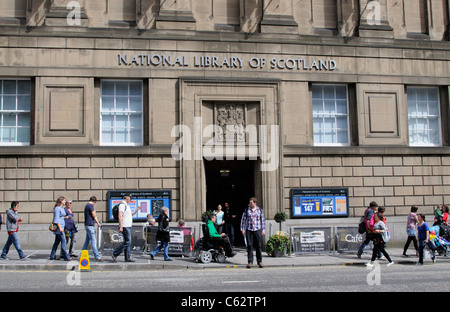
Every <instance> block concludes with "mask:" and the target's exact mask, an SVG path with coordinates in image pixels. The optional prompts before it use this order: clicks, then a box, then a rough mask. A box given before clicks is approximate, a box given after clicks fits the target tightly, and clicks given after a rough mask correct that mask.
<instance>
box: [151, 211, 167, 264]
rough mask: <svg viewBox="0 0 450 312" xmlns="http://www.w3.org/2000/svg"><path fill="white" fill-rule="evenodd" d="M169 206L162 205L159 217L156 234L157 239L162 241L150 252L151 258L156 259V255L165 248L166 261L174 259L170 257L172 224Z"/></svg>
mask: <svg viewBox="0 0 450 312" xmlns="http://www.w3.org/2000/svg"><path fill="white" fill-rule="evenodd" d="M169 222H170V219H169V208H167V207H162V208H161V214H160V215H159V217H158V232H157V234H156V240H157V241H160V242H161V243H160V244H159V246H158V247H156V248H155V250H153V251H152V252H151V253H150V259H152V260H154V256H156V254H157V253H158V252H159V251H160V250H161V249H164V261H172V259H171V258H169V242H170V226H169Z"/></svg>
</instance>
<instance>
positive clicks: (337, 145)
mask: <svg viewBox="0 0 450 312" xmlns="http://www.w3.org/2000/svg"><path fill="white" fill-rule="evenodd" d="M315 86H320V87H321V88H322V98H321V99H322V101H323V103H322V105H325V104H324V100H325V98H324V96H323V90H324V89H323V87H324V86H332V87H334V98H333V100H334V101H335V108H337V106H336V105H337V104H336V100H337V98H336V87H338V86H340V87H345V94H346V111H347V113H346V114H338V113H337V109H336V110H335V113H334V114H329V117H328V118H330V117H332V118H334V119H335V125H336V128H334V130H335V132H333V135H334V136H335V137H336V141H337V138H338V128H337V117H336V116H341V117H343V116H345V117H346V130H347V143H338V142H320V143H319V142H316V140H315V131H314V125H315V123H314V119H315V118H322V119H324V118H326V117H325V115H326V113H322V114H315V113H314V93H313V87H315ZM323 111H324V110H323ZM311 112H312V136H313V145H314V146H320V147H323V146H328V147H348V146H351V128H350V95H349V86H348V85H347V84H328V83H312V84H311ZM318 115H322V117H317V116H318ZM322 124H323V122H322ZM322 129H323V128H322ZM324 135H325V134H324V132H321V133H320V136H321V137H323V136H324Z"/></svg>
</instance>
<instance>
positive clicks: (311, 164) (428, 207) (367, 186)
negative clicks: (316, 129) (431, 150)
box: [283, 155, 450, 217]
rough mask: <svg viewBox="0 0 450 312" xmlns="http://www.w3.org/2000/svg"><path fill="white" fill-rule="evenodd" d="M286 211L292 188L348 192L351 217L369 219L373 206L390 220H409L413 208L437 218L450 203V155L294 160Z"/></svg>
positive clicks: (287, 169) (289, 163)
mask: <svg viewBox="0 0 450 312" xmlns="http://www.w3.org/2000/svg"><path fill="white" fill-rule="evenodd" d="M283 170H284V172H283V173H284V194H283V195H284V206H285V209H286V210H287V211H289V210H290V197H289V196H290V193H289V192H290V189H291V188H308V187H312V188H316V187H323V188H328V187H347V188H348V189H349V210H350V211H349V212H350V217H359V216H361V215H363V213H364V210H365V209H366V207H367V206H368V205H369V203H370V202H371V201H373V200H374V201H376V202H377V203H378V204H379V205H382V206H384V207H386V215H388V216H406V215H408V213H409V211H410V208H411V206H412V205H415V206H418V207H419V211H420V212H421V213H424V214H426V215H430V214H431V215H432V214H433V211H434V209H435V207H436V205H440V204H443V203H445V204H448V203H449V201H450V157H447V156H431V155H422V156H402V155H395V156H389V155H374V156H366V155H364V156H354V155H352V156H347V155H343V156H339V155H337V156H307V155H305V156H290V157H285V158H284V168H283Z"/></svg>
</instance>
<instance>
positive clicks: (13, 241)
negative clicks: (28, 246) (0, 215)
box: [1, 232, 25, 259]
mask: <svg viewBox="0 0 450 312" xmlns="http://www.w3.org/2000/svg"><path fill="white" fill-rule="evenodd" d="M11 245H14V247H15V248H16V250H17V252H18V253H19V257H20V259H22V258H24V257H25V255H24V253H23V251H22V248H21V247H20V243H19V238H18V237H17V233H16V232H13V233H11V234H9V235H8V240H7V241H6V244H5V247H3V251H2V255H1V257H2V258H6V254H7V253H8V252H9V247H11Z"/></svg>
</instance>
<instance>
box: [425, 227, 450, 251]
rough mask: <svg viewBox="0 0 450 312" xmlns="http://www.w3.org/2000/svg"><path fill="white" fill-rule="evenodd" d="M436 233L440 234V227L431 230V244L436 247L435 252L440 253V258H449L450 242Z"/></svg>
mask: <svg viewBox="0 0 450 312" xmlns="http://www.w3.org/2000/svg"><path fill="white" fill-rule="evenodd" d="M436 233H439V227H438V226H432V227H431V228H430V244H432V245H433V247H435V251H437V252H438V255H439V256H444V257H447V254H448V252H450V247H449V246H450V242H449V241H448V240H447V239H445V238H444V237H442V236H439V235H438V234H436Z"/></svg>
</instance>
